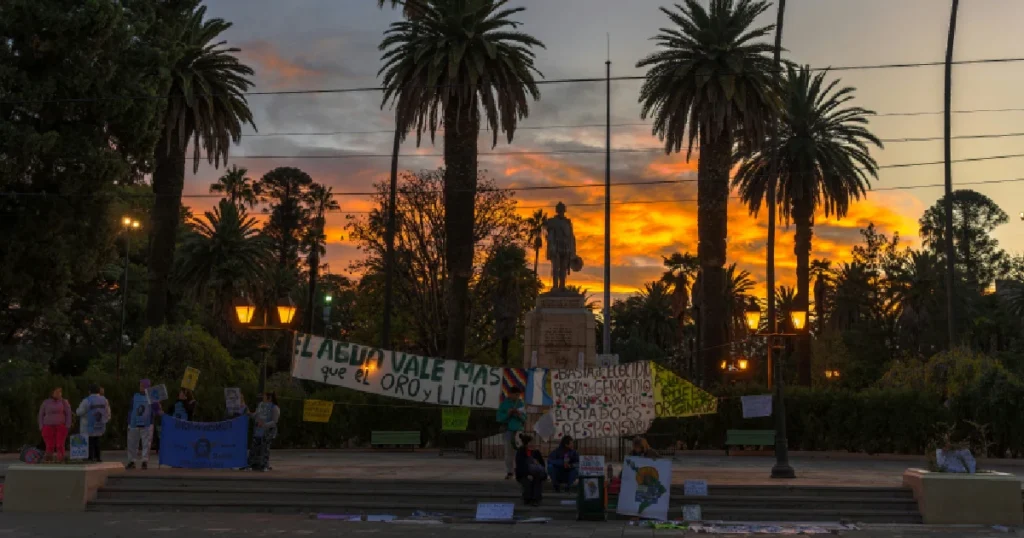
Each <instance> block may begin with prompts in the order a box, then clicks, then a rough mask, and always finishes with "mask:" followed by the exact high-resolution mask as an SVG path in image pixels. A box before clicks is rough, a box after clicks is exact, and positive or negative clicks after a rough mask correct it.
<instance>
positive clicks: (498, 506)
mask: <svg viewBox="0 0 1024 538" xmlns="http://www.w3.org/2000/svg"><path fill="white" fill-rule="evenodd" d="M515 510H516V505H515V504H513V503H477V505H476V519H477V520H478V521H511V520H512V516H513V515H514V514H515Z"/></svg>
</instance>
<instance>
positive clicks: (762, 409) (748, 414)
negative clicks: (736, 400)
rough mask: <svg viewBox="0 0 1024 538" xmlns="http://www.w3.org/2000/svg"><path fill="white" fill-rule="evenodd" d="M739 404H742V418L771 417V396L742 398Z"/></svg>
mask: <svg viewBox="0 0 1024 538" xmlns="http://www.w3.org/2000/svg"><path fill="white" fill-rule="evenodd" d="M740 402H742V404H743V418H758V417H770V416H772V395H771V394H762V395H758V396H742V397H740Z"/></svg>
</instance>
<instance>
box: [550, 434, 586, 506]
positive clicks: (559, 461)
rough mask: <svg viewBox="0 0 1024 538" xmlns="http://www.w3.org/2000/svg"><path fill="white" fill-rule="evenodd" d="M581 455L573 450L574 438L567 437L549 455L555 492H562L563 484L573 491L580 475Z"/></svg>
mask: <svg viewBox="0 0 1024 538" xmlns="http://www.w3.org/2000/svg"><path fill="white" fill-rule="evenodd" d="M579 468H580V455H579V453H578V452H576V450H575V448H573V440H572V437H570V436H568V435H566V436H565V437H562V441H561V442H560V443H558V448H556V449H554V450H553V451H551V454H549V455H548V475H549V476H550V477H551V484H552V485H553V486H554V488H555V492H556V493H557V492H558V491H561V486H562V484H565V487H566V488H567V489H571V488H572V487H573V485H574V484H575V483H576V477H577V476H578V475H579Z"/></svg>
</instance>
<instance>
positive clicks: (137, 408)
mask: <svg viewBox="0 0 1024 538" xmlns="http://www.w3.org/2000/svg"><path fill="white" fill-rule="evenodd" d="M150 385H151V383H150V382H149V380H148V379H143V380H141V381H139V392H136V393H135V395H134V396H133V397H132V409H131V411H130V412H129V413H128V465H126V466H125V469H134V468H135V464H136V463H138V464H140V466H141V467H142V469H144V470H145V469H147V468H149V449H150V446H151V445H152V444H153V421H154V420H155V418H156V417H158V416H160V415H163V414H164V411H163V409H161V408H160V402H154V401H152V400H150V398H149V387H150ZM140 445H141V446H142V450H141V451H140V450H139V446H140Z"/></svg>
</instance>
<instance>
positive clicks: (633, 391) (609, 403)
mask: <svg viewBox="0 0 1024 538" xmlns="http://www.w3.org/2000/svg"><path fill="white" fill-rule="evenodd" d="M650 364H651V363H650V362H647V361H644V362H633V363H629V364H625V365H622V366H615V367H613V368H585V369H583V370H554V371H553V372H552V374H551V381H552V388H553V391H554V398H555V405H554V406H553V407H552V412H553V413H554V415H555V430H556V431H557V432H558V433H557V434H558V435H571V436H573V437H574V438H576V439H581V438H584V439H585V438H588V437H620V436H624V435H638V434H642V433H644V432H646V431H647V430H648V428H650V427H651V423H652V422H653V421H654V390H653V387H652V380H651V368H650Z"/></svg>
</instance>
